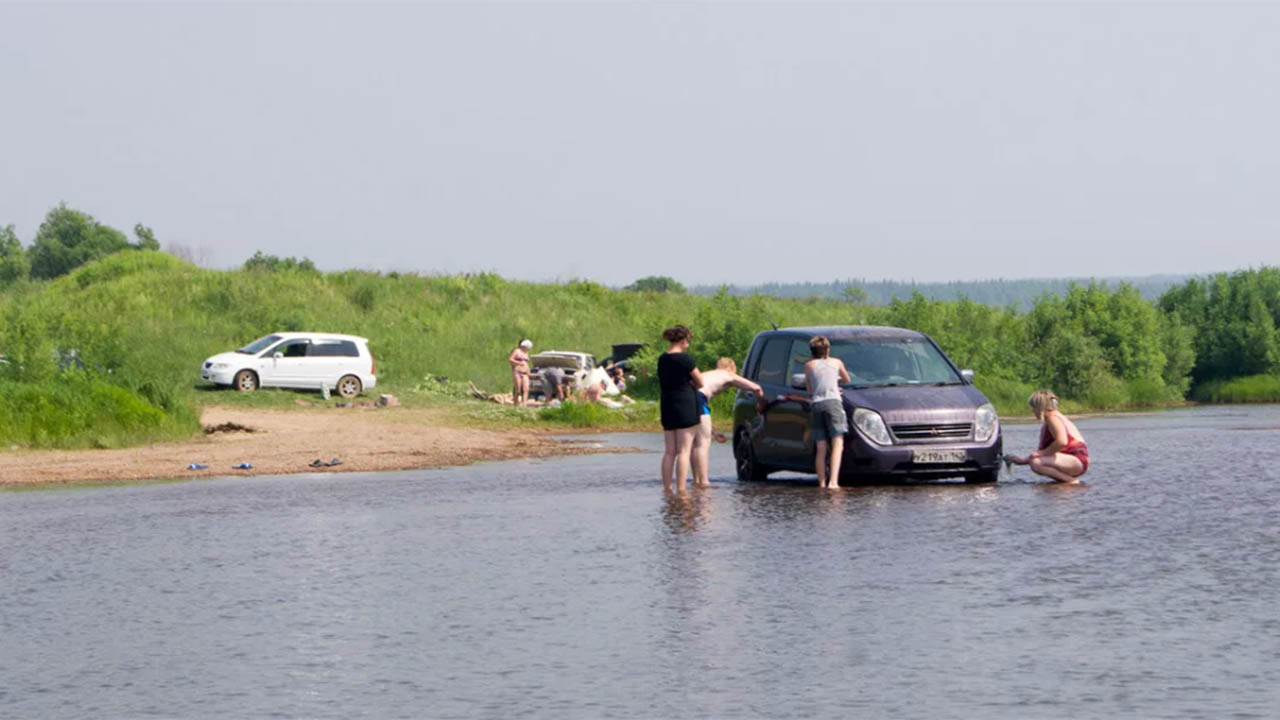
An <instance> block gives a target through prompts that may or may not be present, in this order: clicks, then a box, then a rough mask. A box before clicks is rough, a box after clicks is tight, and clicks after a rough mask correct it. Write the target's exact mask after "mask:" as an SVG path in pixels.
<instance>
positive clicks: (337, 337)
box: [271, 332, 369, 343]
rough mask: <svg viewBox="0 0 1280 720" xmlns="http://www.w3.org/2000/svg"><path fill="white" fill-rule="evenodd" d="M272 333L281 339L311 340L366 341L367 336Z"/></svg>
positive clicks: (322, 333)
mask: <svg viewBox="0 0 1280 720" xmlns="http://www.w3.org/2000/svg"><path fill="white" fill-rule="evenodd" d="M271 334H272V335H275V336H276V337H278V338H280V339H281V340H291V339H293V338H311V339H313V340H351V341H353V342H359V343H367V342H369V339H368V338H362V337H360V336H358V335H342V334H340V333H326V332H273V333H271Z"/></svg>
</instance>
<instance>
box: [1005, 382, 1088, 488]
mask: <svg viewBox="0 0 1280 720" xmlns="http://www.w3.org/2000/svg"><path fill="white" fill-rule="evenodd" d="M1027 403H1028V404H1029V405H1031V410H1032V412H1034V413H1035V414H1036V419H1037V420H1039V421H1040V422H1042V423H1044V425H1042V426H1041V428H1040V447H1039V448H1037V449H1036V451H1035V452H1033V453H1031V454H1030V455H1027V456H1026V457H1010V458H1009V462H1012V463H1015V464H1017V465H1030V466H1031V470H1032V472H1034V473H1036V474H1037V475H1044V476H1045V477H1048V478H1053V479H1054V480H1057V481H1058V482H1060V483H1068V484H1074V483H1078V482H1080V476H1081V475H1084V473H1085V471H1086V470H1088V469H1089V447H1088V446H1087V445H1085V444H1084V436H1083V435H1081V434H1080V430H1079V429H1078V428H1076V424H1075V423H1073V422H1071V419H1070V418H1068V417H1067V416H1066V415H1063V414H1062V413H1060V412H1058V396H1057V395H1054V394H1053V393H1052V392H1049V391H1048V390H1037V391H1035V392H1033V393H1031V397H1030V398H1029V399H1028V400H1027Z"/></svg>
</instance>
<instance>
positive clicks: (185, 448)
mask: <svg viewBox="0 0 1280 720" xmlns="http://www.w3.org/2000/svg"><path fill="white" fill-rule="evenodd" d="M200 422H201V425H203V426H204V427H205V428H219V427H220V428H223V429H222V430H219V431H216V432H209V433H205V434H202V435H200V436H198V437H195V438H192V439H190V440H186V441H183V442H177V443H164V444H157V445H149V446H143V447H136V448H128V449H122V450H15V451H7V452H2V453H0V485H22V484H31V483H69V482H93V481H127V480H148V479H157V478H172V477H202V476H203V477H214V476H226V475H282V474H293V473H316V472H369V471H379V470H409V469H418V468H438V467H446V466H455V465H467V464H470V463H473V462H477V461H481V460H509V459H514V458H538V457H551V456H559V455H581V454H586V453H599V452H616V451H617V450H616V449H606V448H598V447H588V446H584V445H578V444H574V443H569V442H565V441H564V440H561V439H557V438H556V437H555V436H554V435H551V434H547V433H541V432H535V431H530V430H524V429H513V430H504V431H493V430H476V429H461V428H454V427H446V426H445V425H444V422H443V421H442V419H441V417H440V414H439V413H438V412H437V411H433V410H430V409H417V408H413V409H411V408H399V407H397V408H383V409H373V408H355V409H333V408H315V409H297V410H258V409H231V408H224V407H216V406H214V407H209V408H206V409H205V411H204V413H203V414H202V415H201V418H200ZM236 428H244V429H236ZM335 458H336V459H338V460H340V461H341V464H340V465H336V466H334V467H312V466H311V465H310V463H312V462H313V461H315V460H317V459H318V460H322V461H326V462H328V461H331V460H333V459H335ZM246 462H247V463H250V464H251V465H253V468H252V469H250V470H235V469H232V466H234V465H239V464H241V463H246ZM192 463H199V464H201V465H207V466H208V467H207V468H206V469H203V470H187V469H186V468H187V467H188V466H189V465H191V464H192Z"/></svg>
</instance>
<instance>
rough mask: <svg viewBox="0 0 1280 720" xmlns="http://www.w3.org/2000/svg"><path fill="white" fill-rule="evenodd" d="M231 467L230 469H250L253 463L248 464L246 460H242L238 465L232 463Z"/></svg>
mask: <svg viewBox="0 0 1280 720" xmlns="http://www.w3.org/2000/svg"><path fill="white" fill-rule="evenodd" d="M231 469H232V470H252V469H253V465H250V464H249V463H247V462H242V463H240V464H239V465H232V466H231Z"/></svg>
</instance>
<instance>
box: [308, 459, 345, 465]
mask: <svg viewBox="0 0 1280 720" xmlns="http://www.w3.org/2000/svg"><path fill="white" fill-rule="evenodd" d="M341 464H342V461H341V460H339V459H338V458H334V459H332V460H330V461H329V462H325V461H324V460H321V459H320V458H316V459H315V460H312V461H311V467H336V466H338V465H341Z"/></svg>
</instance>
